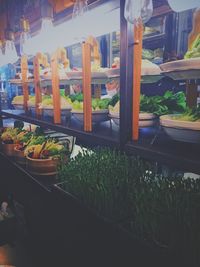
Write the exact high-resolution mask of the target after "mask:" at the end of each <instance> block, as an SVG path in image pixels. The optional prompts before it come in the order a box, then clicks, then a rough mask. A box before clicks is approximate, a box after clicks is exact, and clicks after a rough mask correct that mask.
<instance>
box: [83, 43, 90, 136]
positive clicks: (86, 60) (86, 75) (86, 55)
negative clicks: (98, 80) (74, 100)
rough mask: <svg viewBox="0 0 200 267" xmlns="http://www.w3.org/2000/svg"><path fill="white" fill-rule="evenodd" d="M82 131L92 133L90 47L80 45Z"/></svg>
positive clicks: (86, 44)
mask: <svg viewBox="0 0 200 267" xmlns="http://www.w3.org/2000/svg"><path fill="white" fill-rule="evenodd" d="M82 69H83V112H84V131H86V132H91V131H92V95H91V46H90V44H88V43H83V44H82Z"/></svg>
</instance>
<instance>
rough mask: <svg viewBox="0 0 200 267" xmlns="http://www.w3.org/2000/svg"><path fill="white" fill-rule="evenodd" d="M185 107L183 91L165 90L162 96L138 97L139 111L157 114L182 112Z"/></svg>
mask: <svg viewBox="0 0 200 267" xmlns="http://www.w3.org/2000/svg"><path fill="white" fill-rule="evenodd" d="M185 108H186V98H185V94H184V93H183V92H178V93H175V94H174V93H173V92H172V91H166V92H165V94H164V95H163V96H145V95H141V97H140V111H141V112H148V113H154V114H156V115H158V116H160V115H165V114H172V113H180V112H183V111H184V110H185Z"/></svg>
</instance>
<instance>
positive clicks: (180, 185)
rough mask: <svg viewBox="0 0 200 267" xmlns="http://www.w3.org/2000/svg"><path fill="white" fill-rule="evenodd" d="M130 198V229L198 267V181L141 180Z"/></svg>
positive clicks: (157, 176) (199, 248) (199, 264)
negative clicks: (131, 202)
mask: <svg viewBox="0 0 200 267" xmlns="http://www.w3.org/2000/svg"><path fill="white" fill-rule="evenodd" d="M132 198H133V199H132V201H133V203H134V220H132V221H130V225H131V227H130V229H129V230H131V231H133V232H134V234H136V233H137V235H138V236H139V237H140V238H142V239H146V240H149V241H152V242H154V243H156V244H159V245H160V246H163V247H167V248H169V249H170V250H172V251H176V252H177V253H180V254H181V257H183V255H184V256H185V259H186V260H189V262H190V264H191V265H190V266H196V267H197V266H200V257H199V252H200V179H196V180H194V179H190V178H189V179H185V178H183V177H172V178H166V177H163V176H162V175H156V176H151V177H143V178H142V177H141V179H140V180H139V181H138V183H137V185H136V186H135V187H134V190H133V192H132Z"/></svg>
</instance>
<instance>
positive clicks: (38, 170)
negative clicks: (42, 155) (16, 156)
mask: <svg viewBox="0 0 200 267" xmlns="http://www.w3.org/2000/svg"><path fill="white" fill-rule="evenodd" d="M26 159H27V161H26V164H27V170H28V171H29V172H30V173H32V174H34V175H39V176H41V175H42V176H48V175H49V176H52V175H56V174H57V165H58V163H59V159H52V158H49V159H32V158H30V157H28V156H27V157H26Z"/></svg>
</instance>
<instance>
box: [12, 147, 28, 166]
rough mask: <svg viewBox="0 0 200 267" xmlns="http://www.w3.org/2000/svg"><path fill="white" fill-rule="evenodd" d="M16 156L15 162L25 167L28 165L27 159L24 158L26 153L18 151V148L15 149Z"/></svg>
mask: <svg viewBox="0 0 200 267" xmlns="http://www.w3.org/2000/svg"><path fill="white" fill-rule="evenodd" d="M14 155H15V161H16V162H17V163H18V164H21V165H25V164H26V157H25V156H24V151H21V150H18V149H17V147H16V146H15V147H14Z"/></svg>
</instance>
